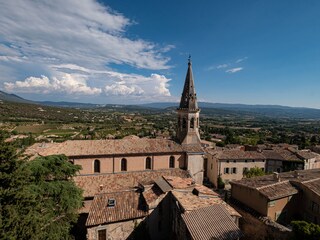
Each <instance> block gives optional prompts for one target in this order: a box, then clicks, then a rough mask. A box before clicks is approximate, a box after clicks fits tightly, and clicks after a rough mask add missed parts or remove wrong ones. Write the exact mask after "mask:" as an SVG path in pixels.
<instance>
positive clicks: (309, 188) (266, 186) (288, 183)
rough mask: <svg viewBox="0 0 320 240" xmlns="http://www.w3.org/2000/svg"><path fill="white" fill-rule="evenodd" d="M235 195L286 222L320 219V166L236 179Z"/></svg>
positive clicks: (267, 215) (247, 204) (233, 184)
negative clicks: (318, 167) (319, 167)
mask: <svg viewBox="0 0 320 240" xmlns="http://www.w3.org/2000/svg"><path fill="white" fill-rule="evenodd" d="M230 184H231V197H232V198H233V199H235V200H237V201H239V202H241V203H242V204H244V205H246V206H248V207H250V208H251V209H253V210H254V211H256V212H258V213H259V214H261V215H262V216H266V217H268V218H269V219H271V220H273V221H277V222H280V223H283V224H287V223H290V221H291V220H294V219H304V220H306V221H309V222H313V223H316V224H319V221H320V209H319V205H320V169H310V170H296V171H291V172H283V173H274V174H271V175H265V176H261V177H254V178H246V179H242V180H238V181H232V182H230Z"/></svg>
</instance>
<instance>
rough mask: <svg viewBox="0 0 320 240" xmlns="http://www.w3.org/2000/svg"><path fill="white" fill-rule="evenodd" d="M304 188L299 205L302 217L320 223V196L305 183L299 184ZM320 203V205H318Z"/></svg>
mask: <svg viewBox="0 0 320 240" xmlns="http://www.w3.org/2000/svg"><path fill="white" fill-rule="evenodd" d="M299 188H301V189H302V191H303V194H302V199H301V204H300V205H299V206H300V207H299V210H300V215H301V217H302V218H303V219H304V220H306V221H310V222H314V223H316V224H320V197H319V195H317V194H316V193H314V192H313V191H311V190H309V189H308V188H306V187H305V186H304V185H303V184H299ZM317 205H318V207H317Z"/></svg>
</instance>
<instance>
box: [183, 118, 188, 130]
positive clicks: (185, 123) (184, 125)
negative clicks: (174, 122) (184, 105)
mask: <svg viewBox="0 0 320 240" xmlns="http://www.w3.org/2000/svg"><path fill="white" fill-rule="evenodd" d="M182 128H187V120H186V119H185V118H183V119H182Z"/></svg>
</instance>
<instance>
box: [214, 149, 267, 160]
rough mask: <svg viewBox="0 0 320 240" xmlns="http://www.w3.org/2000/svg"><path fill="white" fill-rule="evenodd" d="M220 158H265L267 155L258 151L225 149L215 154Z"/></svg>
mask: <svg viewBox="0 0 320 240" xmlns="http://www.w3.org/2000/svg"><path fill="white" fill-rule="evenodd" d="M215 157H216V158H217V159H219V160H265V159H266V158H265V156H264V155H263V154H262V153H260V152H257V151H244V150H237V149H234V150H224V151H219V152H218V154H217V155H216V156H215Z"/></svg>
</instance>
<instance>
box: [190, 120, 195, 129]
mask: <svg viewBox="0 0 320 240" xmlns="http://www.w3.org/2000/svg"><path fill="white" fill-rule="evenodd" d="M190 128H194V118H191V120H190Z"/></svg>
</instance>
